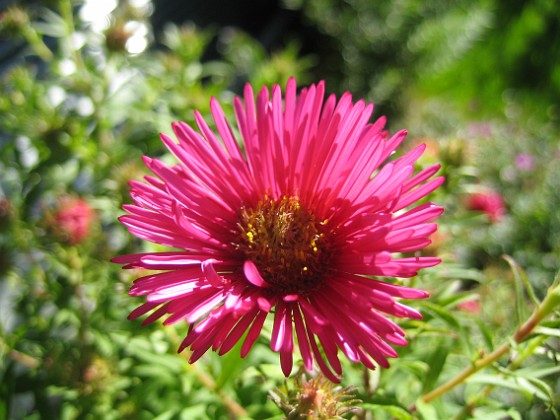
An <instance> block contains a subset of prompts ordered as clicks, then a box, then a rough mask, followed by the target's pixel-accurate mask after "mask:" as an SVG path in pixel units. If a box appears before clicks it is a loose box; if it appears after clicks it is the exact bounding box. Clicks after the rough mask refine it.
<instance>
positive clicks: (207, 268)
mask: <svg viewBox="0 0 560 420" xmlns="http://www.w3.org/2000/svg"><path fill="white" fill-rule="evenodd" d="M218 262H219V261H217V260H215V259H213V258H210V259H207V260H205V261H202V264H201V267H202V272H203V273H204V275H205V276H206V279H207V280H208V281H209V282H210V284H211V285H212V286H214V287H222V286H223V285H224V283H225V281H224V279H223V278H222V277H221V276H219V275H218V273H217V272H216V269H215V268H214V264H215V263H218Z"/></svg>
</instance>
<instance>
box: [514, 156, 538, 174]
mask: <svg viewBox="0 0 560 420" xmlns="http://www.w3.org/2000/svg"><path fill="white" fill-rule="evenodd" d="M515 167H516V168H517V169H520V170H522V171H532V170H533V169H534V168H535V157H534V156H533V155H531V154H529V153H519V154H518V155H517V156H516V157H515Z"/></svg>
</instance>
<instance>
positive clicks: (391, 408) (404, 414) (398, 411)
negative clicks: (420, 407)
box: [360, 403, 414, 420]
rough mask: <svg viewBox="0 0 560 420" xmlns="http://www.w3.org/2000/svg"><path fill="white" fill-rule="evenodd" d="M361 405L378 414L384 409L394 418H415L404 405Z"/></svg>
mask: <svg viewBox="0 0 560 420" xmlns="http://www.w3.org/2000/svg"><path fill="white" fill-rule="evenodd" d="M360 407H361V408H362V409H364V410H367V411H370V412H371V413H372V414H374V415H375V414H378V413H379V412H380V411H384V412H386V413H387V414H389V415H390V416H391V417H392V418H394V419H397V420H413V419H414V417H413V416H412V415H411V414H410V413H409V412H408V410H405V409H404V408H402V407H399V406H398V405H383V404H370V403H365V404H360Z"/></svg>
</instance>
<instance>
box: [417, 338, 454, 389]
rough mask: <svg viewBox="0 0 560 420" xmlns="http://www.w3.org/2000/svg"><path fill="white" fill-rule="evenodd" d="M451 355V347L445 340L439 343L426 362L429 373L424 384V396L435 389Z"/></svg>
mask: <svg viewBox="0 0 560 420" xmlns="http://www.w3.org/2000/svg"><path fill="white" fill-rule="evenodd" d="M448 354H449V345H448V344H447V343H446V342H444V341H443V340H442V341H440V342H439V344H438V345H437V347H436V348H435V350H434V351H433V352H432V353H431V354H430V357H429V358H428V360H427V361H426V362H427V364H428V373H427V374H426V375H425V376H424V383H423V384H422V394H425V393H426V392H428V391H430V390H432V389H433V387H434V385H435V384H436V382H437V380H438V378H439V375H440V374H441V372H442V370H443V366H444V365H445V361H446V360H447V356H448Z"/></svg>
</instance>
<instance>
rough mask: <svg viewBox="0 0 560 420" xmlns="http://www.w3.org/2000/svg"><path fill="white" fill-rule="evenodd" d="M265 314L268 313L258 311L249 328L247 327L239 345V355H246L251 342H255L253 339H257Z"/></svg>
mask: <svg viewBox="0 0 560 420" xmlns="http://www.w3.org/2000/svg"><path fill="white" fill-rule="evenodd" d="M267 315H268V313H267V312H259V314H258V315H257V317H256V318H255V321H254V322H253V324H252V325H251V328H250V329H249V332H248V333H247V336H246V337H245V341H244V342H243V345H242V346H241V357H245V356H247V354H248V353H249V351H250V350H251V348H252V347H253V344H255V341H257V338H259V335H260V333H261V330H262V327H263V324H264V321H265V319H266V316H267Z"/></svg>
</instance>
